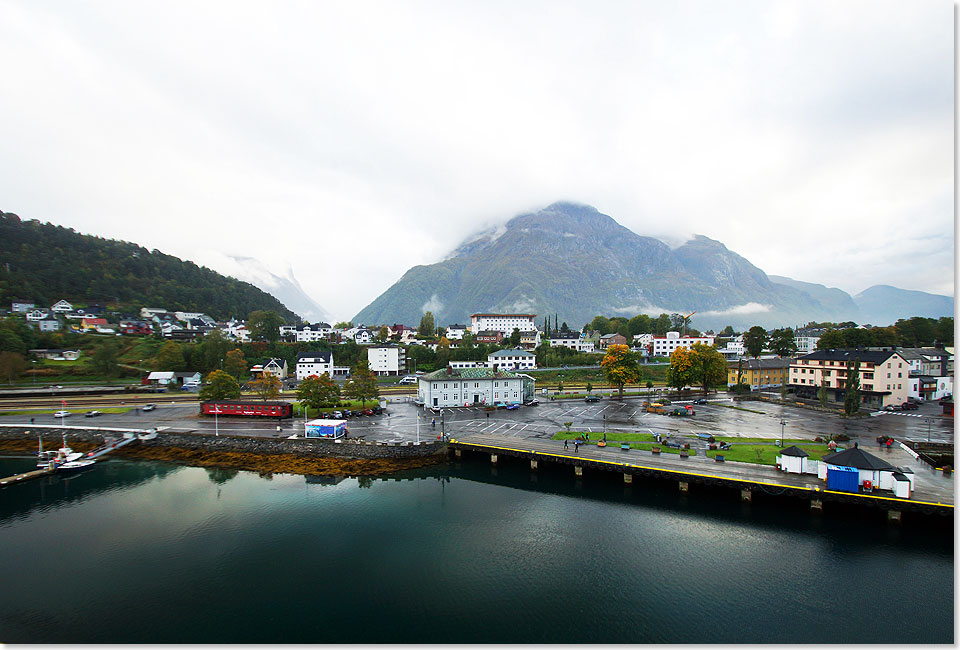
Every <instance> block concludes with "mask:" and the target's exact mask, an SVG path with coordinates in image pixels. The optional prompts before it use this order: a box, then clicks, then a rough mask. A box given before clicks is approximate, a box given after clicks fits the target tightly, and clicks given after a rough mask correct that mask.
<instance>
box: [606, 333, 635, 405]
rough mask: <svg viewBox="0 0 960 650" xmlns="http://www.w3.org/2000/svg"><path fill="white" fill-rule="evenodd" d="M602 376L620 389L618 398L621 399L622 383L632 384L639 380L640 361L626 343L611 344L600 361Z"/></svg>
mask: <svg viewBox="0 0 960 650" xmlns="http://www.w3.org/2000/svg"><path fill="white" fill-rule="evenodd" d="M600 367H601V368H602V369H603V376H604V377H605V378H606V380H607V382H608V383H610V384H613V385H614V386H617V387H618V388H619V389H620V399H623V386H624V384H633V383H636V382H638V381H640V373H641V370H640V363H639V361H638V360H637V355H636V354H635V353H634V352H631V351H630V348H628V347H627V346H626V345H611V346H610V347H608V348H607V353H606V354H605V355H604V357H603V361H601V362H600Z"/></svg>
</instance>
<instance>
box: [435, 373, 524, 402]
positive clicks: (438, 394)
mask: <svg viewBox="0 0 960 650" xmlns="http://www.w3.org/2000/svg"><path fill="white" fill-rule="evenodd" d="M525 381H527V382H532V381H533V380H532V379H530V378H529V377H525V376H521V375H518V374H515V373H512V372H506V371H504V370H495V369H493V368H459V369H458V368H449V367H448V368H444V369H442V370H437V371H435V372H431V373H429V374H426V375H423V376H422V377H420V381H419V386H418V388H417V401H418V402H420V403H422V404H424V405H425V406H427V407H429V408H443V407H454V406H469V405H471V404H496V403H497V402H503V403H505V404H519V403H521V402H522V401H523V399H524V389H525V387H524V382H525ZM528 392H529V393H530V394H531V395H532V385H531V386H530V387H529V389H528Z"/></svg>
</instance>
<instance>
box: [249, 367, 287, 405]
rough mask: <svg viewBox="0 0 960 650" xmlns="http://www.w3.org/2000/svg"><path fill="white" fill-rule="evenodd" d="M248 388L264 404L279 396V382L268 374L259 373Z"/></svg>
mask: <svg viewBox="0 0 960 650" xmlns="http://www.w3.org/2000/svg"><path fill="white" fill-rule="evenodd" d="M249 386H250V388H251V389H252V390H253V392H254V393H256V394H257V397H259V398H260V399H262V400H263V401H264V402H266V401H268V400H271V399H274V398H276V397H279V396H280V380H279V379H277V377H276V376H275V375H273V374H271V373H269V372H261V373H260V376H259V377H257V378H256V379H254V380H253V381H251V382H250V384H249Z"/></svg>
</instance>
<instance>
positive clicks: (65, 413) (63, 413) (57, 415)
mask: <svg viewBox="0 0 960 650" xmlns="http://www.w3.org/2000/svg"><path fill="white" fill-rule="evenodd" d="M69 415H70V411H57V412H56V413H54V414H53V417H55V418H65V417H67V416H69Z"/></svg>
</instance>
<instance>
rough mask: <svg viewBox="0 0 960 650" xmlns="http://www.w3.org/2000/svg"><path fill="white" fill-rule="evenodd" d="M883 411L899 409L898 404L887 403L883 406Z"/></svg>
mask: <svg viewBox="0 0 960 650" xmlns="http://www.w3.org/2000/svg"><path fill="white" fill-rule="evenodd" d="M883 410H884V411H899V410H900V406H899V405H898V404H887V405H886V406H884V407H883Z"/></svg>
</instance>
